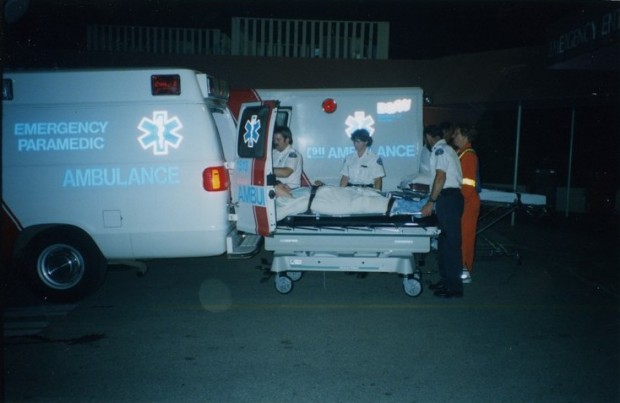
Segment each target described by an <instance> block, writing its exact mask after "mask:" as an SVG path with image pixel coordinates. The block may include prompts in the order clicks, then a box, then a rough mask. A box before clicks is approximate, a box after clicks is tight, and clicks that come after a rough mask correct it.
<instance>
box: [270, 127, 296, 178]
mask: <svg viewBox="0 0 620 403" xmlns="http://www.w3.org/2000/svg"><path fill="white" fill-rule="evenodd" d="M272 159H273V173H274V174H275V175H276V178H277V179H278V181H279V182H280V183H284V184H286V185H288V186H290V187H291V188H293V189H294V188H297V187H299V186H301V172H302V170H303V161H302V158H301V154H299V152H297V150H295V149H294V148H293V134H292V133H291V129H289V128H288V127H285V126H279V127H276V128H275V129H274V131H273V152H272Z"/></svg>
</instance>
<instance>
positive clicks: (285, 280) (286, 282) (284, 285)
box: [275, 274, 293, 294]
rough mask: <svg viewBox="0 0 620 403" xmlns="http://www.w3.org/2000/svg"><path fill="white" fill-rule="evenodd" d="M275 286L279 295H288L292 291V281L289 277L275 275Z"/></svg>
mask: <svg viewBox="0 0 620 403" xmlns="http://www.w3.org/2000/svg"><path fill="white" fill-rule="evenodd" d="M275 285H276V290H278V292H279V293H280V294H288V293H289V292H291V291H292V290H293V280H291V278H290V277H289V276H283V275H279V274H278V275H276V281H275Z"/></svg>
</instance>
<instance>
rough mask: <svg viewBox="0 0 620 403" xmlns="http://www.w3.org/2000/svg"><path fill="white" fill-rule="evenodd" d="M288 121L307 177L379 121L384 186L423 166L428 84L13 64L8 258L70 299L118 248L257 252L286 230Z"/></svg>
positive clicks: (6, 104) (6, 177) (7, 85)
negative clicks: (314, 84) (276, 134)
mask: <svg viewBox="0 0 620 403" xmlns="http://www.w3.org/2000/svg"><path fill="white" fill-rule="evenodd" d="M270 100H271V101H270ZM227 101H228V103H227ZM247 102H249V103H247ZM237 121H238V123H237ZM283 124H285V125H289V126H290V127H291V129H292V131H293V137H294V146H295V147H296V148H297V149H298V150H299V151H300V152H301V153H302V155H303V158H304V171H305V173H306V176H307V178H309V179H310V180H312V181H314V180H316V179H320V180H322V181H324V182H326V183H331V184H336V183H337V182H338V179H339V177H340V174H339V172H340V168H341V165H342V161H343V160H344V157H345V156H346V155H347V154H348V153H350V152H352V151H353V147H352V143H351V141H350V139H349V136H350V134H351V133H352V131H354V130H355V129H356V128H366V129H368V130H369V132H371V134H372V135H373V138H374V143H375V144H374V145H373V151H374V152H375V153H377V154H379V155H380V156H381V157H382V159H383V162H384V165H385V170H386V174H387V176H386V178H384V190H386V191H389V190H393V189H396V187H397V185H398V184H399V183H400V181H401V179H402V178H403V177H405V176H407V175H411V174H415V173H417V171H418V169H419V160H420V150H421V147H422V92H421V90H420V89H419V88H399V89H350V90H348V89H333V90H329V89H325V90H259V91H245V90H244V91H235V92H233V93H232V94H231V95H230V97H229V93H228V89H227V86H226V84H225V83H224V82H222V81H218V80H217V79H215V78H213V77H210V76H208V75H206V74H202V73H198V72H195V71H192V70H186V69H160V68H158V69H127V70H86V71H85V70H79V71H40V72H37V71H31V72H5V74H4V76H3V124H2V131H3V144H2V226H3V238H2V247H3V249H2V252H3V263H4V264H6V265H9V266H10V267H12V268H13V267H14V268H17V269H19V270H20V272H21V273H23V274H25V275H26V277H27V278H28V279H29V281H30V283H31V284H32V286H33V288H34V289H35V290H36V291H37V292H38V293H39V294H41V295H42V296H44V297H46V298H48V299H50V300H54V301H67V300H76V299H80V298H83V297H84V296H86V295H88V294H89V293H91V292H93V291H94V290H95V289H97V287H98V286H99V285H100V284H101V283H102V281H103V280H104V277H105V273H106V270H107V265H108V263H110V262H115V261H122V262H137V261H140V260H141V259H152V258H171V257H194V256H214V255H220V254H223V253H228V254H229V255H230V256H248V255H252V254H253V253H254V252H256V251H257V248H258V247H259V244H260V241H261V237H267V238H270V237H271V236H272V235H273V233H274V232H275V231H276V226H277V223H276V215H275V202H274V193H273V185H274V184H275V179H274V177H273V175H272V166H271V136H272V134H273V128H274V127H275V126H277V125H283ZM318 236H319V237H321V239H322V235H318ZM426 238H428V237H426ZM426 238H425V239H424V241H423V244H422V246H421V247H417V246H416V247H415V248H414V249H415V250H416V251H418V250H426V248H427V244H428V243H429V242H428V239H426ZM343 242H345V243H346V242H349V241H348V240H344V241H343ZM394 242H395V243H396V244H403V243H408V242H409V241H407V242H403V241H402V239H400V240H395V241H394ZM409 243H410V242H409ZM295 253H298V252H295ZM347 265H348V264H347ZM282 270H284V269H282Z"/></svg>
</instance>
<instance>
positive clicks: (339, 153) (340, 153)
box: [327, 147, 355, 159]
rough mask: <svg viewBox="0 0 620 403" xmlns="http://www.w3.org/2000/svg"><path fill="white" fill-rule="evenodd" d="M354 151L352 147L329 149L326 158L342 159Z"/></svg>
mask: <svg viewBox="0 0 620 403" xmlns="http://www.w3.org/2000/svg"><path fill="white" fill-rule="evenodd" d="M354 151H355V148H354V147H331V148H330V149H329V151H328V153H327V158H329V159H332V158H336V159H343V158H345V157H346V156H347V155H349V154H351V153H352V152H354Z"/></svg>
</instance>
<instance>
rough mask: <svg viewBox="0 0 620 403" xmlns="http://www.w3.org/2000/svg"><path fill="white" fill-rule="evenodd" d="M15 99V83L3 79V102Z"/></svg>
mask: <svg viewBox="0 0 620 403" xmlns="http://www.w3.org/2000/svg"><path fill="white" fill-rule="evenodd" d="M11 99H13V81H12V80H11V79H8V78H3V79H2V100H3V101H10V100H11Z"/></svg>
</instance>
